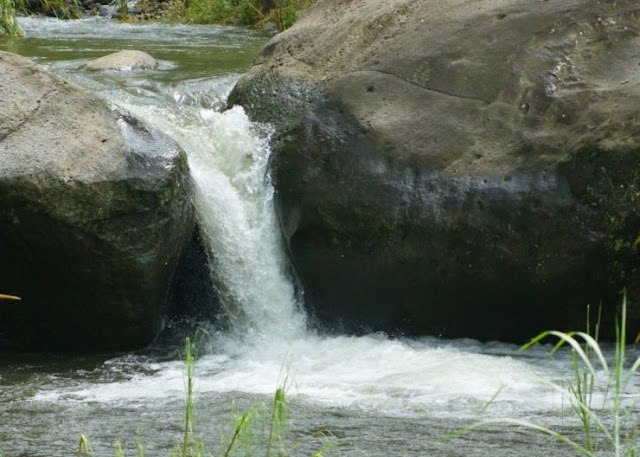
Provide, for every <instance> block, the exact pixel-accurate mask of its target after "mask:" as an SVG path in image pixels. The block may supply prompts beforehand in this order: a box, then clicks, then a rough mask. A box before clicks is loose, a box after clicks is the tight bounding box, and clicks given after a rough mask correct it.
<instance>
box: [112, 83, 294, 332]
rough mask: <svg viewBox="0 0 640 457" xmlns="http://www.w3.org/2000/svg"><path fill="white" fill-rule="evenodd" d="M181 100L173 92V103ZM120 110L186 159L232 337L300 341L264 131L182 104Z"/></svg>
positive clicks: (234, 116)
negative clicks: (165, 138) (163, 136)
mask: <svg viewBox="0 0 640 457" xmlns="http://www.w3.org/2000/svg"><path fill="white" fill-rule="evenodd" d="M184 97H185V95H184V94H180V93H175V99H176V100H182V99H184ZM125 107H126V108H127V109H129V110H130V111H132V112H134V113H136V114H137V115H139V116H141V117H143V118H145V119H147V120H148V121H149V122H150V123H152V124H153V125H154V126H156V127H157V128H160V129H161V130H162V131H163V132H165V133H167V134H169V135H170V136H172V137H173V138H174V139H175V140H176V141H177V142H178V143H179V144H180V145H181V146H182V148H183V149H184V150H185V151H186V152H187V156H188V158H189V167H190V169H191V173H192V176H193V178H194V181H195V186H196V193H195V206H196V211H197V215H198V219H199V223H200V228H201V230H202V233H203V235H204V238H205V240H206V243H207V245H208V248H209V250H210V260H211V263H212V273H213V276H214V280H215V284H216V287H217V289H218V291H219V293H220V296H221V299H222V301H223V303H224V308H225V312H226V318H227V319H228V320H229V321H230V327H231V331H232V333H233V334H234V336H235V337H236V338H240V339H242V340H244V341H245V342H258V341H262V340H265V339H266V340H269V339H273V338H277V339H281V340H290V339H292V338H295V337H300V336H302V335H303V333H304V327H305V321H304V315H303V313H302V312H301V311H300V306H299V304H298V302H297V300H296V297H295V291H294V287H293V285H292V283H291V281H290V280H289V279H288V278H287V275H286V263H285V259H284V256H283V249H282V248H281V246H280V244H281V240H280V236H279V232H278V228H277V220H276V216H275V212H274V209H273V193H274V191H273V187H272V185H271V181H270V179H269V176H268V173H267V165H268V160H269V153H270V149H269V132H268V129H267V128H266V127H264V126H257V125H253V124H252V123H251V122H250V121H249V119H248V118H247V116H246V115H245V113H244V110H243V109H242V108H241V107H234V108H233V109H231V110H228V111H226V112H224V113H220V112H217V111H215V110H212V109H204V108H195V107H193V106H185V105H182V104H176V105H174V108H175V109H174V110H170V109H169V108H168V107H167V106H163V107H156V106H149V105H146V106H140V105H138V106H136V105H132V104H128V105H125Z"/></svg>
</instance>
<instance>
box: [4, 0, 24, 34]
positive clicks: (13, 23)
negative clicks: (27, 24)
mask: <svg viewBox="0 0 640 457" xmlns="http://www.w3.org/2000/svg"><path fill="white" fill-rule="evenodd" d="M2 35H8V36H10V37H16V36H22V30H21V29H20V26H19V25H18V20H17V18H16V4H15V2H14V0H0V36H2Z"/></svg>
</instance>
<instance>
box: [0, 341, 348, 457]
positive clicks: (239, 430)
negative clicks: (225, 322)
mask: <svg viewBox="0 0 640 457" xmlns="http://www.w3.org/2000/svg"><path fill="white" fill-rule="evenodd" d="M199 336H200V335H199V334H197V336H196V341H199V340H201V338H200V337H199ZM183 356H184V363H185V410H184V424H183V427H184V430H183V437H182V440H181V443H180V444H179V445H177V446H176V448H175V449H174V450H173V451H171V452H170V453H169V457H214V456H220V457H233V456H235V455H241V456H245V457H250V456H254V455H260V456H265V457H287V456H289V455H292V454H293V452H294V451H298V450H299V447H300V446H301V445H303V444H306V443H307V442H308V440H310V439H316V440H319V441H321V442H322V443H324V444H323V445H321V446H320V447H319V448H318V449H317V450H315V451H313V452H312V453H311V456H312V457H323V456H325V455H326V454H327V453H328V452H329V451H330V450H332V449H334V448H335V447H337V446H338V444H339V442H338V440H337V439H336V438H335V437H334V436H333V434H331V432H330V431H328V430H319V431H316V432H315V433H313V434H311V435H309V436H308V437H307V439H306V440H303V441H302V442H299V443H294V446H293V449H292V450H291V451H289V450H288V448H287V445H288V444H289V441H288V440H287V431H288V414H287V402H286V397H285V387H279V388H278V389H277V390H276V393H275V395H274V398H273V401H272V403H271V405H270V408H268V407H266V406H265V405H264V404H262V403H258V404H255V405H253V406H251V407H250V408H249V409H248V410H247V411H245V412H243V413H237V412H236V411H235V408H234V407H232V410H231V415H230V422H229V432H228V433H227V435H226V436H224V435H222V437H221V439H220V443H219V449H218V450H216V452H213V451H210V450H208V449H207V446H206V444H205V442H204V440H202V438H201V437H200V436H199V435H198V432H197V427H196V415H195V402H194V388H195V383H196V377H195V359H196V357H195V356H196V347H195V344H194V343H192V341H191V339H190V338H186V339H185V350H184V355H183ZM285 384H286V383H285ZM296 454H297V453H296ZM115 455H116V457H124V456H125V454H124V451H123V449H122V444H121V443H120V441H116V443H115ZM76 456H77V457H94V456H95V453H94V451H93V449H92V448H91V444H90V443H89V440H88V439H87V437H86V436H84V435H81V436H80V442H79V444H78V449H77V452H76ZM144 456H145V451H144V447H143V446H142V444H141V443H140V442H138V446H137V451H136V457H144ZM0 457H2V453H1V452H0Z"/></svg>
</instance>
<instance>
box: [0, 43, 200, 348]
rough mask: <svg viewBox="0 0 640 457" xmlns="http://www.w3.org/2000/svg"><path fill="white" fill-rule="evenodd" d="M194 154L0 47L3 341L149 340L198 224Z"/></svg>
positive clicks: (88, 344) (101, 344)
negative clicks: (190, 158) (12, 298)
mask: <svg viewBox="0 0 640 457" xmlns="http://www.w3.org/2000/svg"><path fill="white" fill-rule="evenodd" d="M190 194H191V181H190V177H189V174H188V168H187V161H186V156H185V154H184V152H183V151H182V150H181V149H180V148H179V147H178V146H177V145H176V144H175V143H174V142H173V141H171V140H170V139H168V138H167V137H165V136H164V135H162V134H160V133H159V132H157V131H154V130H151V129H149V128H148V127H147V126H145V125H144V124H142V123H140V122H139V121H137V120H136V119H134V118H132V117H131V116H130V115H129V114H127V113H126V112H123V111H120V110H117V109H113V108H111V107H109V106H108V105H107V103H106V102H105V101H103V100H102V99H99V98H98V97H96V96H95V95H93V94H92V93H90V92H89V91H87V90H85V89H83V88H80V87H78V86H76V85H74V84H71V83H69V82H67V81H65V80H63V79H61V78H59V77H56V76H54V75H52V74H49V73H48V72H46V71H45V70H44V69H43V68H42V67H40V66H38V65H35V64H33V63H32V62H31V61H30V60H28V59H25V58H22V57H19V56H16V55H13V54H9V53H5V52H0V291H2V292H3V293H12V294H16V295H19V296H21V297H22V300H21V301H19V302H8V301H6V302H5V301H2V302H0V346H2V345H5V346H6V345H10V346H14V347H23V348H28V349H36V350H42V349H45V350H77V351H84V350H107V349H123V348H131V347H136V346H140V345H144V344H146V343H148V342H149V341H150V340H151V339H152V338H153V337H154V336H155V335H156V333H157V332H158V330H159V329H160V327H161V323H162V319H163V316H164V311H165V307H166V300H167V297H168V294H169V290H170V284H171V280H172V277H173V275H174V271H175V269H176V266H177V264H178V262H179V261H180V259H181V256H182V254H183V251H184V249H185V246H186V244H187V242H188V240H189V238H190V237H191V234H192V232H193V226H194V219H193V210H192V206H191V204H190V198H189V197H190Z"/></svg>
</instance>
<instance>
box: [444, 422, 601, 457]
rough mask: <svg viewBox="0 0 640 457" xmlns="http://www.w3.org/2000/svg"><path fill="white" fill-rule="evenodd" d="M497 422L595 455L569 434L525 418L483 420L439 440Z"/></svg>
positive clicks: (588, 456) (590, 455)
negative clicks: (537, 433) (525, 429)
mask: <svg viewBox="0 0 640 457" xmlns="http://www.w3.org/2000/svg"><path fill="white" fill-rule="evenodd" d="M495 424H503V425H516V426H519V427H524V428H527V429H529V430H533V431H536V432H540V433H543V434H545V435H548V436H551V437H552V438H555V439H556V440H558V441H560V442H562V443H564V444H566V445H568V446H569V447H571V448H573V449H574V450H576V451H578V452H579V453H580V454H582V455H583V456H585V457H593V453H592V452H590V451H589V450H588V449H586V448H584V447H583V446H581V445H580V444H578V443H576V442H575V441H573V440H571V439H570V438H568V437H567V436H565V435H563V434H562V433H558V432H556V431H553V430H551V429H550V428H547V427H543V426H541V425H538V424H534V423H532V422H528V421H524V420H519V419H508V418H498V419H486V420H482V421H479V422H476V423H474V424H471V425H469V426H467V427H465V428H463V429H461V430H457V431H455V432H453V433H449V434H448V435H446V436H444V437H442V438H440V439H439V440H438V441H441V442H447V441H451V440H452V439H455V438H458V437H460V436H462V435H464V434H466V433H468V432H470V431H472V430H475V429H477V428H481V427H486V426H488V425H495Z"/></svg>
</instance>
